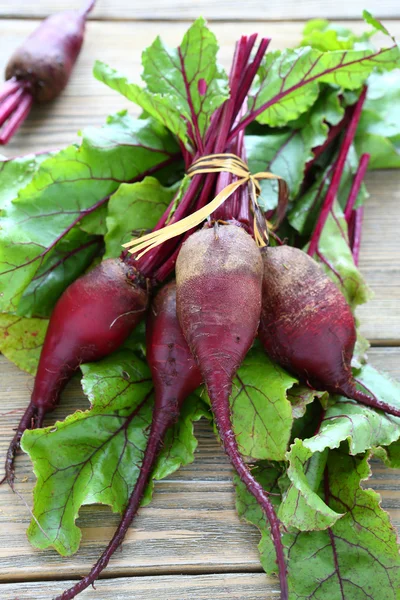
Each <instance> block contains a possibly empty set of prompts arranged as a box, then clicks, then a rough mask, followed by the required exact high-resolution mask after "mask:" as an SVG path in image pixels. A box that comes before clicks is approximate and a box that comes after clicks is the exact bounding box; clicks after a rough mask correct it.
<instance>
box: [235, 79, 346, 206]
mask: <svg viewBox="0 0 400 600" xmlns="http://www.w3.org/2000/svg"><path fill="white" fill-rule="evenodd" d="M343 113H344V110H343V107H342V106H341V104H340V101H339V96H338V91H337V90H332V89H329V88H326V89H324V91H323V92H322V93H321V94H320V96H319V98H318V100H317V102H316V103H315V105H314V106H313V107H312V108H311V109H310V110H309V111H308V112H307V113H306V114H305V115H302V117H300V118H299V119H298V120H297V121H294V122H291V123H289V126H290V129H289V128H285V129H284V130H283V131H282V130H279V129H277V130H275V131H271V130H269V129H267V131H266V132H265V133H264V134H263V135H247V136H246V137H245V144H246V153H247V162H248V165H249V168H250V171H251V172H252V173H257V172H259V171H271V172H272V173H274V174H275V175H280V177H283V179H284V180H285V181H286V183H287V184H288V186H289V197H290V199H291V200H293V199H294V198H295V197H296V196H297V194H298V193H299V190H300V186H301V184H302V183H303V180H304V170H305V167H306V164H307V162H308V161H309V160H311V159H312V158H313V153H312V149H313V148H315V147H316V146H320V145H322V144H323V143H324V141H325V140H326V138H327V135H328V131H329V126H328V124H329V125H336V124H337V123H338V122H339V121H340V120H341V119H342V117H343ZM260 185H261V196H260V197H259V204H260V206H261V207H262V209H263V210H265V211H267V210H271V209H273V208H275V207H276V205H277V201H278V184H277V182H276V181H271V180H263V181H261V182H260Z"/></svg>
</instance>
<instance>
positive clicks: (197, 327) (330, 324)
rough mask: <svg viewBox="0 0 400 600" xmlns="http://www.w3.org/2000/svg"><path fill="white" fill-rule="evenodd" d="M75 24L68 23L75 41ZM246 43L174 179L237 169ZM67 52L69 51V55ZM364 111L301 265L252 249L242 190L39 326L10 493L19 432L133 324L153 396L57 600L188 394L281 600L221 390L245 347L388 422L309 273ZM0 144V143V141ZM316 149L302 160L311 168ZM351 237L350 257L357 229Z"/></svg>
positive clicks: (198, 194)
mask: <svg viewBox="0 0 400 600" xmlns="http://www.w3.org/2000/svg"><path fill="white" fill-rule="evenodd" d="M86 13H87V11H86V12H85V13H82V14H80V22H81V25H80V26H81V28H83V24H84V19H85V17H86ZM81 37H82V36H81ZM255 43H256V36H251V37H248V38H247V37H242V38H241V40H240V41H239V42H238V44H237V46H236V51H235V55H234V60H233V64H232V69H231V73H230V78H229V84H230V90H231V94H230V98H229V99H228V100H227V101H226V102H225V103H224V104H223V105H222V106H221V107H220V108H218V109H217V110H216V111H215V113H214V115H213V117H212V119H211V124H210V126H209V129H208V130H207V132H206V134H205V135H204V136H203V137H202V138H201V139H200V138H198V136H197V137H196V135H194V139H195V140H197V142H198V143H197V145H196V147H195V149H194V150H193V152H192V153H190V152H189V151H188V150H187V149H185V148H183V149H182V153H183V158H184V160H185V164H186V168H189V167H190V165H192V164H193V163H194V162H195V161H197V160H198V159H199V158H201V157H202V156H207V155H213V154H220V153H227V152H229V153H233V154H235V155H237V156H239V157H240V158H242V159H243V160H245V158H246V157H245V154H244V147H243V137H244V127H245V126H246V125H247V124H248V123H246V122H243V121H240V117H241V110H242V106H243V104H244V103H245V101H246V97H247V94H248V91H249V89H250V86H251V84H252V82H253V79H254V77H255V75H256V73H257V69H258V67H259V66H260V64H261V61H262V58H263V56H264V54H265V52H266V49H267V46H268V43H269V40H267V39H262V40H261V41H260V43H259V45H258V48H257V49H256V52H253V50H254V48H255ZM79 48H80V45H79ZM79 48H78V46H77V45H75V46H74V52H76V53H77V51H79ZM251 55H252V56H253V58H251ZM14 62H15V61H14ZM15 68H16V67H15ZM15 73H16V74H15V77H14V78H12V79H11V80H10V81H9V83H8V85H7V87H6V89H5V91H4V92H3V98H4V99H5V98H8V103H9V104H8V105H7V106H8V108H7V110H5V108H4V104H3V105H2V107H0V113H1V115H0V120H1V118H2V117H4V116H5V115H6V113H7V115H6V116H9V114H11V112H12V110H11V108H10V107H11V105H12V107H13V110H14V109H16V107H17V104H18V102H17V100H18V99H19V100H25V104H24V106H25V105H26V106H28V104H29V98H28V96H29V94H31V93H32V92H33V90H34V86H33V83H32V81H30V82H29V81H27V80H26V78H25V81H24V83H21V81H22V72H21V70H20V71H18V69H17V70H16V71H15ZM42 80H43V77H42ZM60 85H61V84H60ZM21 90H22V91H21ZM6 92H7V93H6ZM29 97H30V96H29ZM364 99H365V90H364V91H363V93H362V94H361V96H360V98H359V100H358V101H357V103H356V104H355V105H353V106H351V107H349V108H348V109H347V111H346V115H345V118H344V119H343V121H342V122H341V123H340V124H339V126H335V127H334V128H332V131H331V133H330V135H329V136H328V140H327V143H328V144H330V143H332V142H333V140H334V139H335V138H336V137H337V136H338V135H339V134H340V133H341V132H342V131H343V129H345V128H346V133H345V135H344V137H343V140H342V141H341V145H340V148H339V154H338V159H337V161H336V163H335V168H334V173H333V176H332V180H331V184H330V187H329V191H328V193H327V196H326V198H325V202H324V205H323V207H322V210H321V213H320V216H319V219H318V221H317V225H316V227H315V230H314V233H313V236H312V238H311V242H310V246H309V251H308V254H306V253H305V252H303V251H302V250H299V249H297V248H293V247H289V246H286V245H285V244H284V243H282V241H281V240H280V239H279V237H278V236H277V235H276V234H273V239H274V246H273V247H270V246H268V245H265V246H260V245H259V244H258V243H256V241H255V237H256V236H255V231H254V227H255V222H256V220H255V219H254V202H253V201H252V197H251V193H250V189H249V186H248V184H245V185H243V186H242V187H241V188H239V189H238V190H237V191H236V192H235V193H234V194H233V195H232V196H231V197H230V198H229V199H228V200H226V202H225V203H224V204H223V205H222V206H221V207H220V208H219V209H218V210H217V211H215V212H214V213H213V214H211V215H210V216H209V218H208V221H207V223H206V225H204V226H203V227H202V228H200V229H197V230H189V231H188V232H186V233H185V234H183V235H181V236H179V237H175V238H173V239H170V240H168V241H166V242H164V243H162V244H161V245H159V246H158V247H155V248H152V249H151V250H150V251H149V252H147V253H146V254H143V255H142V256H140V257H138V256H137V255H135V254H134V253H133V254H132V253H128V252H126V251H124V252H123V253H122V255H121V257H120V258H119V259H117V260H115V259H108V260H105V261H103V262H102V263H101V264H99V265H98V266H96V267H95V268H93V269H92V270H91V271H89V272H88V273H87V274H85V275H83V276H82V277H80V278H79V279H77V280H76V281H75V282H74V283H73V284H72V285H70V286H69V287H68V288H67V289H66V291H65V292H64V293H63V295H62V296H61V298H60V299H59V301H58V303H57V305H56V307H55V309H54V311H53V313H52V316H51V319H50V324H49V327H48V330H47V334H46V338H45V342H44V346H43V349H42V353H41V357H40V362H39V367H38V371H37V375H36V380H35V385H34V389H33V393H32V398H31V401H30V404H29V406H28V408H27V410H26V412H25V414H24V416H23V418H22V420H21V422H20V424H19V427H18V429H17V432H16V434H15V437H14V439H13V441H12V443H11V445H10V448H9V451H8V455H7V463H6V478H7V480H8V482H9V484H10V485H11V486H13V481H14V468H13V462H14V456H15V453H16V451H17V449H18V447H19V444H20V440H21V436H22V434H23V432H24V431H25V430H26V429H29V428H33V427H40V426H42V424H43V418H44V415H45V414H46V413H47V412H48V411H51V410H53V408H54V407H55V405H56V403H57V402H58V400H59V397H60V393H61V391H62V389H63V388H64V386H65V385H66V383H67V382H68V381H69V379H70V378H71V376H72V375H73V373H74V372H75V371H76V370H77V369H78V368H79V366H80V365H81V364H82V363H85V362H90V361H96V360H99V359H101V358H103V357H105V356H107V355H108V354H110V353H112V352H114V351H115V350H116V349H117V348H119V347H120V346H121V345H122V343H123V342H124V341H125V340H126V338H127V337H128V336H129V335H130V334H131V332H132V331H133V330H134V328H135V327H136V326H137V325H138V323H139V322H140V321H141V320H142V319H144V318H146V320H147V321H146V336H147V360H148V362H149V365H150V368H151V372H152V377H153V380H154V386H155V394H156V399H155V406H154V413H153V419H152V425H151V430H150V434H149V437H148V443H147V448H146V451H145V456H144V460H143V463H142V466H141V471H140V475H139V478H138V480H137V482H136V485H135V487H134V490H133V492H132V495H131V497H130V499H129V502H128V505H127V507H126V510H125V513H124V515H123V517H122V520H121V522H120V524H119V526H118V529H117V531H116V532H115V534H114V537H113V539H112V540H111V542H110V543H109V545H108V546H107V548H106V550H105V551H104V552H103V554H102V556H101V558H100V559H99V560H98V562H97V563H96V564H95V565H94V566H93V568H92V570H91V572H90V574H89V575H87V576H86V577H85V578H83V579H82V580H81V581H79V582H78V583H76V585H74V586H73V587H72V588H71V589H69V590H67V591H65V592H64V593H63V594H62V595H61V596H60V597H59V600H60V599H62V600H67V599H70V598H73V597H74V596H76V595H77V594H78V593H79V592H80V591H82V590H83V589H85V588H86V587H88V586H89V585H90V584H91V583H93V582H94V581H95V579H96V578H97V577H98V576H99V574H100V572H101V571H102V570H103V569H104V568H105V567H106V566H107V563H108V561H109V559H110V557H111V555H112V554H113V552H114V551H115V550H116V549H117V547H118V546H119V545H120V544H121V542H122V540H123V538H124V535H125V533H126V531H127V529H128V527H129V525H130V524H131V522H132V520H133V518H134V516H135V514H136V512H137V510H138V507H139V505H140V502H141V499H142V496H143V493H144V490H145V488H146V485H147V483H148V481H149V478H150V475H151V472H152V469H153V467H154V464H155V460H156V458H157V456H158V454H159V452H160V449H161V447H162V443H163V439H164V437H165V434H166V432H167V430H168V429H169V428H170V427H171V425H173V424H174V423H175V422H176V421H177V418H178V416H179V413H180V409H181V407H182V404H183V402H184V400H185V398H186V397H187V396H188V395H189V394H191V393H192V392H193V391H194V390H196V388H197V387H198V386H199V385H201V384H202V383H205V385H206V388H207V392H208V395H209V398H210V401H211V409H212V413H213V417H214V419H215V423H216V425H217V428H218V432H219V435H220V439H221V442H222V444H223V447H224V450H225V452H226V453H227V455H228V456H229V458H230V460H231V462H232V465H233V466H234V468H235V469H236V471H237V472H238V474H239V476H240V478H241V480H242V481H243V483H244V484H245V485H246V487H247V489H248V490H249V491H250V492H251V493H252V494H253V496H254V497H255V498H256V500H257V502H258V503H259V505H260V506H261V507H262V509H263V510H264V512H265V514H266V516H267V518H268V520H269V523H270V526H271V536H272V539H273V542H274V546H275V549H276V556H277V563H278V567H279V576H280V584H281V594H282V598H283V600H285V599H287V597H288V586H287V580H286V568H285V559H284V553H283V547H282V543H281V527H280V523H279V520H278V518H277V516H276V514H275V511H274V508H273V506H272V504H271V502H270V499H269V497H268V493H267V492H265V491H264V489H263V488H262V486H261V485H260V484H259V483H258V482H257V481H256V480H255V478H254V477H253V475H252V473H251V471H250V469H249V467H248V466H247V465H246V463H245V462H244V460H243V458H242V456H241V455H240V452H239V450H238V445H237V441H236V438H235V434H234V432H233V429H232V422H231V411H230V403H229V397H230V394H231V389H232V378H233V377H234V375H235V374H236V371H237V369H238V368H239V366H240V364H241V363H242V361H243V359H244V357H245V356H246V353H247V352H248V350H249V349H250V347H251V346H252V344H253V342H254V340H255V338H256V336H259V338H260V340H261V343H262V345H263V347H264V348H265V351H266V352H267V354H268V355H269V356H270V357H271V358H272V359H273V360H275V361H277V362H278V363H279V364H281V365H282V366H284V367H285V368H286V369H288V371H290V372H292V373H294V374H296V375H297V376H298V377H299V378H300V379H301V380H302V381H303V382H305V383H306V384H308V385H309V386H310V387H312V388H314V389H317V390H326V391H328V392H331V393H335V394H341V395H343V396H346V397H348V398H352V399H354V400H357V401H359V402H361V403H364V404H368V405H370V406H373V407H376V408H380V409H383V410H385V411H386V412H387V413H389V414H392V415H395V416H400V411H399V410H396V409H395V408H393V407H391V406H389V405H387V404H385V403H383V402H381V401H379V400H377V399H376V398H374V397H373V396H372V395H369V394H367V393H365V392H362V391H360V390H359V389H358V388H356V385H355V381H354V379H353V377H352V372H351V368H350V363H351V359H352V355H353V351H354V345H355V341H356V330H355V322H354V317H353V315H352V312H351V310H350V307H349V306H348V304H347V302H346V300H345V298H344V296H343V295H342V293H341V292H340V291H339V290H338V289H337V287H336V286H335V285H334V284H333V283H332V282H331V280H330V279H329V278H328V277H327V276H326V275H325V273H324V272H323V270H322V269H321V267H320V266H319V264H318V263H317V262H315V261H314V259H313V255H314V254H316V253H318V240H319V236H320V234H321V231H322V228H323V226H324V223H325V220H326V218H327V215H328V214H329V211H330V210H331V208H332V204H333V200H334V198H335V195H336V193H337V190H338V186H339V183H340V180H341V177H342V174H343V168H344V163H345V160H346V157H347V154H348V151H349V148H350V145H351V142H352V140H353V139H354V133H355V130H356V127H357V123H358V120H359V117H360V113H361V108H362V104H363V102H364ZM7 111H8V112H7ZM21 114H22V113H21ZM9 130H10V131H11V129H10V127H9ZM10 131H8V130H7V132H5V133H4V132H3V137H4V135H6V137H7V136H8V134H9V133H10ZM194 133H196V132H194ZM326 145H327V144H326V143H325V144H324V146H321V147H320V148H315V149H314V157H315V158H314V160H316V159H317V157H318V156H319V155H320V154H321V152H322V151H324V150H325V148H326ZM366 163H367V160H365V159H364V160H362V161H361V163H360V167H359V173H358V176H357V177H356V181H355V184H354V186H353V187H354V189H353V190H352V193H351V197H350V198H349V205H348V211H347V212H348V213H349V214H350V213H352V208H353V205H354V200H355V197H356V195H357V191H358V189H359V185H360V183H361V179H362V175H363V174H364V173H365V169H366ZM309 167H310V164H309V165H308V166H307V168H309ZM234 179H235V176H234V175H232V174H230V173H227V172H224V173H220V174H197V175H195V176H194V177H193V178H192V180H191V181H190V184H189V186H188V188H187V190H186V192H185V194H184V196H183V197H182V199H181V201H180V203H179V204H178V205H177V207H176V209H175V210H174V212H172V209H173V208H175V199H174V200H173V201H172V202H171V205H170V206H169V207H168V209H167V210H166V211H165V214H164V215H163V217H162V218H161V220H160V221H159V223H158V224H157V226H156V228H155V229H156V230H160V229H162V228H164V227H166V226H168V225H170V224H173V223H176V222H178V221H180V220H181V219H183V218H185V217H187V216H188V215H190V214H193V213H194V212H196V211H197V210H199V209H201V208H203V207H205V206H206V205H207V204H208V203H209V202H210V200H212V199H213V198H214V197H215V195H216V194H217V193H218V192H219V191H220V190H221V189H223V188H224V186H226V185H228V184H229V183H230V182H232V181H233V180H234ZM357 186H358V189H357ZM279 212H282V206H278V210H277V211H276V213H277V214H276V215H275V217H276V225H277V224H279ZM171 215H172V216H171ZM269 216H270V217H272V218H273V216H274V215H269ZM354 228H355V230H354V231H353V235H352V237H353V251H354V255H355V257H356V256H357V255H358V245H357V244H358V242H357V240H358V239H359V235H358V234H357V221H356V222H355V225H354ZM173 273H174V275H173ZM172 276H174V279H171V277H172ZM166 281H167V283H165V282H166Z"/></svg>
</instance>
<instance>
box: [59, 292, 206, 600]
mask: <svg viewBox="0 0 400 600" xmlns="http://www.w3.org/2000/svg"><path fill="white" fill-rule="evenodd" d="M146 345H147V360H148V363H149V365H150V369H151V373H152V377H153V382H154V391H155V404H154V411H153V419H152V423H151V428H150V433H149V437H148V441H147V447H146V450H145V454H144V457H143V463H142V466H141V469H140V474H139V477H138V479H137V481H136V484H135V487H134V489H133V492H132V494H131V497H130V499H129V502H128V505H127V508H126V510H125V512H124V515H123V517H122V519H121V523H120V524H119V526H118V528H117V530H116V532H115V534H114V536H113V539H112V540H111V542H110V543H109V544H108V546H107V548H106V549H105V551H104V552H103V554H102V556H101V557H100V559H99V560H98V561H97V563H96V564H95V565H94V566H93V568H92V570H91V572H90V573H89V575H87V576H86V577H84V578H83V579H81V580H80V581H79V582H78V583H77V584H76V585H74V586H73V587H72V588H70V589H69V590H66V591H65V592H64V593H63V594H61V596H59V598H57V599H56V600H70V599H71V598H74V597H75V596H76V595H77V594H79V593H80V592H81V591H82V590H84V589H86V588H87V587H88V586H89V585H91V584H92V583H93V582H94V581H95V580H96V579H97V578H98V576H99V574H100V573H101V571H102V570H103V569H104V568H105V567H106V566H107V564H108V561H109V560H110V558H111V556H112V554H113V553H114V552H115V550H116V549H117V548H118V546H119V545H120V544H121V543H122V541H123V539H124V537H125V534H126V532H127V530H128V527H129V526H130V524H131V523H132V520H133V519H134V517H135V515H136V513H137V510H138V508H139V505H140V501H141V499H142V496H143V494H144V491H145V488H146V485H147V484H148V482H149V479H150V475H151V472H152V470H153V467H154V464H155V461H156V459H157V456H158V454H159V452H160V450H161V447H162V444H163V440H164V437H165V434H166V432H167V431H168V429H169V428H170V427H171V426H172V425H173V424H174V423H175V422H176V421H177V419H178V417H179V413H180V409H181V406H182V404H183V402H184V400H185V398H186V397H187V396H189V395H190V394H191V393H192V392H194V391H195V390H196V388H198V387H199V385H201V383H202V377H201V374H200V371H199V369H198V367H197V365H196V363H195V361H194V359H193V357H192V355H191V352H190V350H189V347H188V345H187V343H186V340H185V338H184V337H183V334H182V331H181V328H180V325H179V322H178V318H177V314H176V286H175V282H172V283H169V284H168V285H166V286H165V287H163V288H162V289H161V290H160V292H159V293H158V294H157V296H156V297H155V299H154V301H153V303H152V306H151V310H150V312H149V314H148V319H147V324H146Z"/></svg>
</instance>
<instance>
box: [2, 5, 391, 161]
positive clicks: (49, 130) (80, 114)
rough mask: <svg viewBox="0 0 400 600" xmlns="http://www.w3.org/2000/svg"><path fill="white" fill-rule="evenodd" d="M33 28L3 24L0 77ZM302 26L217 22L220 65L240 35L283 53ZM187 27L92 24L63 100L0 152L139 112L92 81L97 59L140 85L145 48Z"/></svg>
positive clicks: (36, 145) (64, 140)
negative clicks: (263, 40)
mask: <svg viewBox="0 0 400 600" xmlns="http://www.w3.org/2000/svg"><path fill="white" fill-rule="evenodd" d="M0 2H1V0H0ZM7 3H8V0H7ZM298 4H301V3H298ZM154 14H156V13H154ZM35 25H36V23H35V22H34V21H24V20H15V21H7V20H3V21H0V48H1V52H0V73H1V72H3V70H4V66H5V64H6V62H7V59H8V57H9V56H10V54H11V53H12V51H13V50H14V49H15V48H16V47H17V46H18V44H20V43H21V42H22V40H23V39H24V38H25V37H26V36H27V35H28V34H29V33H30V32H31V31H32V30H33V29H34V27H35ZM303 26H304V23H290V22H286V23H262V22H249V23H224V24H221V23H213V24H212V29H213V31H214V32H215V34H216V35H217V38H218V40H219V43H220V45H221V52H220V61H221V63H222V64H224V65H225V67H228V66H229V62H230V60H231V58H232V53H233V48H234V43H235V41H236V40H237V39H238V37H239V36H240V35H241V34H242V33H252V32H254V31H258V32H259V33H260V35H264V36H267V37H272V43H271V46H270V47H271V49H281V48H286V47H290V46H294V45H296V44H297V43H299V41H300V39H301V31H302V29H303ZM351 26H352V28H354V30H355V31H359V32H361V31H364V30H365V25H364V24H363V23H362V22H360V21H359V22H356V23H352V25H351ZM187 27H188V25H187V23H102V22H92V23H90V24H89V26H88V30H87V36H86V40H85V46H84V48H83V51H82V53H81V55H80V57H79V60H78V63H77V66H76V68H75V70H74V72H73V74H72V77H71V80H70V83H69V85H68V87H67V88H66V89H65V90H64V92H63V94H62V96H61V97H60V98H58V99H57V100H56V101H55V102H52V103H50V104H48V105H45V106H41V107H35V108H34V109H33V111H32V113H31V115H30V117H29V119H28V120H27V121H26V123H25V124H24V125H23V127H22V128H21V130H20V131H19V133H18V134H17V135H16V136H15V137H14V138H13V140H12V141H11V142H10V143H9V144H8V145H7V146H6V147H3V148H0V154H4V155H6V156H19V155H21V154H27V153H28V152H38V151H39V150H45V149H52V148H58V147H62V146H64V145H66V144H68V143H71V142H73V141H76V139H77V138H76V132H77V131H78V130H79V129H81V128H83V127H86V126H89V125H101V124H102V123H104V121H105V118H106V116H107V115H108V114H111V113H114V112H116V111H118V110H122V109H125V108H126V109H129V112H130V113H131V114H138V110H137V109H136V107H135V106H134V105H133V104H132V103H131V102H128V100H126V99H124V98H123V97H122V96H120V95H119V94H117V93H116V92H114V91H112V90H110V89H109V88H107V86H105V85H104V84H102V83H100V82H98V81H97V80H95V79H94V77H93V76H92V68H93V64H94V61H95V60H96V59H100V60H103V61H104V62H106V63H108V64H110V65H112V66H114V67H116V68H118V69H120V70H121V71H122V72H123V73H126V74H127V75H129V76H131V77H132V78H133V79H134V80H137V81H138V80H139V77H140V72H141V64H140V60H141V52H142V50H143V49H144V48H145V47H146V46H148V45H149V43H150V42H151V41H152V40H153V39H154V38H155V36H156V35H157V34H160V35H161V36H162V38H163V39H164V40H165V41H166V43H168V44H171V45H173V44H175V45H176V44H178V43H179V41H180V40H181V38H182V35H183V34H184V32H185V31H186V29H187ZM390 27H391V31H393V33H394V34H395V35H398V36H399V35H400V21H395V22H392V23H391V24H390ZM383 43H384V44H386V43H387V42H386V41H384V42H383Z"/></svg>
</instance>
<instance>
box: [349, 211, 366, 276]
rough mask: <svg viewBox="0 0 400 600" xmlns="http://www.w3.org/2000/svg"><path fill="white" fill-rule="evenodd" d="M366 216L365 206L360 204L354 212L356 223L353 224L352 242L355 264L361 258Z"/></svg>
mask: <svg viewBox="0 0 400 600" xmlns="http://www.w3.org/2000/svg"><path fill="white" fill-rule="evenodd" d="M363 218H364V207H363V206H359V207H358V208H357V210H356V211H355V212H354V217H353V219H354V225H353V242H352V249H351V251H352V254H353V259H354V264H355V265H356V266H357V265H358V261H359V258H360V247H361V231H362V222H363Z"/></svg>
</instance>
